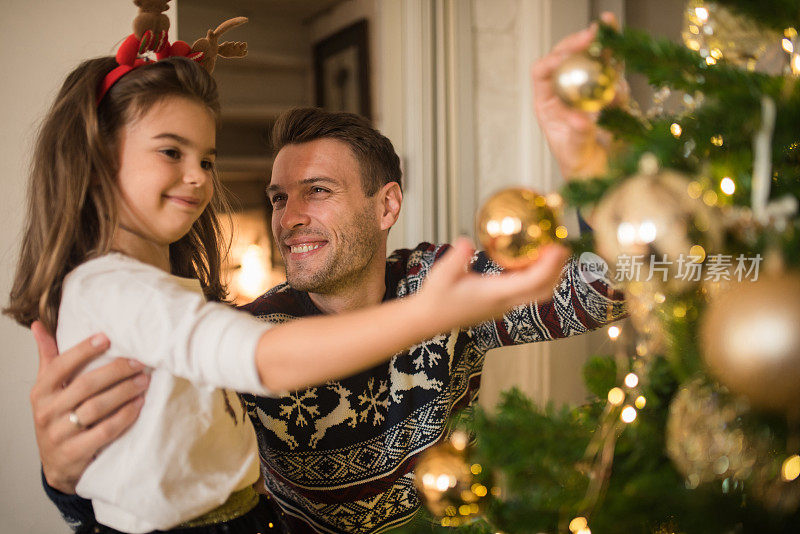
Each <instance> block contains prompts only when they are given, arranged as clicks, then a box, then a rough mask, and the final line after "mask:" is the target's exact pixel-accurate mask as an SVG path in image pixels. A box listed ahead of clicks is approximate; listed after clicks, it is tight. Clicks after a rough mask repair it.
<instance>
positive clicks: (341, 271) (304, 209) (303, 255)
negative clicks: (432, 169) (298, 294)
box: [267, 139, 386, 294]
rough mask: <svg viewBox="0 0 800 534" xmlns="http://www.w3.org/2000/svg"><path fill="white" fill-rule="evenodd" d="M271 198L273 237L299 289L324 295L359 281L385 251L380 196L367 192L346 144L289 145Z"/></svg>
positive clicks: (289, 276) (282, 152)
mask: <svg viewBox="0 0 800 534" xmlns="http://www.w3.org/2000/svg"><path fill="white" fill-rule="evenodd" d="M267 195H268V197H269V200H270V202H271V203H272V209H273V212H272V231H273V235H274V236H275V241H276V242H277V245H278V249H279V250H280V253H281V256H282V257H283V261H284V263H285V264H286V279H287V281H288V282H289V285H291V286H292V287H293V288H294V289H297V290H299V291H308V292H311V293H321V294H325V293H332V292H335V291H338V290H340V289H342V288H346V287H348V286H351V285H353V284H357V283H358V282H359V281H360V279H361V276H363V275H364V273H365V271H366V267H367V266H368V265H369V264H370V262H371V261H373V259H374V258H375V256H376V254H377V253H378V251H379V250H382V249H380V245H381V240H384V242H385V239H386V236H385V233H384V232H383V231H382V230H381V225H380V214H381V211H382V208H381V205H380V195H374V196H373V197H367V196H366V195H365V194H364V190H363V188H362V186H361V169H360V167H359V165H358V161H357V160H356V158H355V156H353V153H352V152H351V151H350V147H348V146H347V145H346V144H345V143H343V142H341V141H338V140H335V139H317V140H314V141H310V142H307V143H301V144H294V145H286V146H285V147H283V148H282V149H281V150H280V152H278V155H277V156H276V157H275V163H274V164H273V166H272V180H271V181H270V185H269V187H268V188H267ZM381 262H383V258H381Z"/></svg>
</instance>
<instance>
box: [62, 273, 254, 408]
mask: <svg viewBox="0 0 800 534" xmlns="http://www.w3.org/2000/svg"><path fill="white" fill-rule="evenodd" d="M93 263H95V265H93V266H92V268H89V269H81V267H79V268H78V269H76V271H74V272H73V273H72V275H71V276H70V277H68V279H67V282H68V283H65V286H64V291H65V292H66V291H67V290H69V291H72V292H74V293H73V294H72V295H71V298H72V299H74V300H76V301H78V302H79V303H80V307H81V308H82V311H83V312H85V313H86V314H87V316H89V317H91V319H92V323H93V326H95V327H96V331H98V332H103V333H105V334H106V335H107V336H108V338H109V339H110V340H111V344H112V348H114V349H115V352H116V353H117V354H123V355H126V356H128V357H130V358H134V359H136V360H139V361H141V362H142V363H144V364H145V365H148V366H150V367H159V368H162V369H165V370H167V371H169V372H170V373H172V374H174V375H175V376H179V377H182V378H185V379H187V380H189V381H191V382H193V383H195V384H203V385H208V386H213V387H221V388H226V389H233V390H236V391H242V392H248V393H254V394H257V395H269V391H268V390H266V388H264V386H263V385H262V383H261V380H260V379H259V375H258V370H257V368H256V363H255V351H256V346H257V344H258V341H259V339H260V338H261V335H262V334H263V333H264V332H265V331H266V330H267V329H268V328H269V324H267V323H264V322H262V321H259V320H257V319H255V318H254V317H251V316H250V315H248V314H247V313H245V312H240V311H237V310H235V309H233V308H231V307H229V306H226V305H224V304H220V303H215V302H206V301H205V299H204V297H203V295H202V294H200V293H199V292H196V291H193V290H191V289H188V288H186V287H183V286H182V285H181V284H180V283H179V282H178V281H176V280H175V279H174V278H173V277H172V276H170V275H169V274H167V273H164V272H161V271H159V270H158V269H155V268H153V267H150V266H146V265H136V264H134V263H132V262H118V263H117V262H108V263H107V264H102V265H98V263H102V262H93ZM129 263H130V264H129ZM82 267H83V266H82ZM64 297H66V295H64ZM62 298H63V297H62Z"/></svg>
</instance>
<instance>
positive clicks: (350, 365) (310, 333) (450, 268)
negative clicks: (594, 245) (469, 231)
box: [256, 240, 567, 392]
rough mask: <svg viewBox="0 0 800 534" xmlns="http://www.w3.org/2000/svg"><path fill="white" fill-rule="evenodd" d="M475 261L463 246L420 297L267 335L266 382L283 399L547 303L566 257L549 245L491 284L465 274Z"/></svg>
mask: <svg viewBox="0 0 800 534" xmlns="http://www.w3.org/2000/svg"><path fill="white" fill-rule="evenodd" d="M471 256H472V249H471V247H470V246H469V244H468V243H467V242H466V241H465V240H462V241H459V242H458V243H457V244H456V245H455V246H454V247H453V249H452V250H451V251H449V252H448V253H447V254H446V256H444V257H443V258H442V259H441V260H440V261H438V262H437V263H436V266H435V267H434V268H433V269H432V271H431V274H430V275H428V277H427V278H426V280H425V282H424V284H423V286H422V289H421V290H420V292H419V293H415V294H413V295H410V296H408V297H405V298H402V299H399V300H395V301H392V302H388V303H386V304H381V305H378V306H372V307H369V308H365V309H363V310H358V311H355V312H351V313H343V314H340V315H329V316H323V317H312V318H307V319H302V320H300V321H293V322H291V323H287V324H283V325H280V326H277V327H275V328H273V329H271V330H268V331H266V332H265V333H264V334H263V335H262V336H261V339H260V341H259V343H258V345H257V349H256V366H257V369H258V373H259V376H260V378H261V382H262V383H263V384H264V386H265V387H266V388H267V389H269V390H270V391H273V392H281V391H288V390H295V389H299V388H302V387H305V386H309V385H312V384H318V383H322V382H325V381H327V380H333V379H338V378H342V377H344V376H349V375H352V374H355V373H358V372H360V371H363V370H365V369H369V368H370V367H373V366H374V365H376V364H378V363H380V362H382V361H384V360H386V359H388V358H389V357H391V356H392V355H394V354H396V353H398V352H400V351H401V350H403V349H405V348H407V347H409V346H411V345H414V344H415V343H419V342H421V341H423V340H425V339H428V338H430V337H433V336H434V335H436V334H438V333H440V332H445V331H449V330H452V329H453V328H456V327H459V326H471V325H474V324H477V323H480V322H482V321H486V320H489V319H491V318H493V317H498V316H500V315H502V314H503V313H504V312H505V311H506V310H508V309H509V308H511V307H513V306H515V305H518V304H521V303H523V302H527V301H531V300H536V299H546V298H550V297H551V296H552V293H553V287H554V285H555V283H556V282H557V281H558V279H559V277H560V274H561V268H562V267H563V265H564V261H565V260H566V257H567V252H566V250H565V249H564V248H563V247H559V246H552V247H549V248H548V249H545V250H543V251H542V256H541V258H540V259H539V261H537V262H536V263H535V264H534V265H533V266H531V267H528V268H527V269H525V270H524V271H519V272H516V273H505V274H502V275H499V276H491V277H484V276H481V275H479V274H476V273H471V272H467V266H468V264H469V261H470V258H471Z"/></svg>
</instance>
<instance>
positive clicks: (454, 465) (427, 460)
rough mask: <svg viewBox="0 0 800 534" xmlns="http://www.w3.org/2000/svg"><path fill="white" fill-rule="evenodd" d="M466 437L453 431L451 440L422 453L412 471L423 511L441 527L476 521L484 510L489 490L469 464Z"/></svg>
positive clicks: (473, 467) (475, 469)
mask: <svg viewBox="0 0 800 534" xmlns="http://www.w3.org/2000/svg"><path fill="white" fill-rule="evenodd" d="M466 445H467V437H466V434H464V433H463V432H461V431H456V432H454V433H453V435H452V436H451V438H450V440H448V441H445V442H443V443H440V444H438V445H434V446H433V447H430V448H429V449H428V450H426V451H425V452H423V453H422V454H421V455H420V457H419V461H418V462H417V465H416V468H415V469H414V483H415V485H416V486H417V489H418V490H419V495H420V497H421V498H422V501H423V503H424V504H425V506H426V508H427V509H428V510H429V511H430V512H431V513H432V514H434V515H435V516H437V517H438V518H440V520H441V523H442V526H453V527H455V526H459V525H464V524H467V523H470V522H472V521H475V520H476V519H478V518H479V517H480V515H481V514H482V513H483V512H484V510H485V508H486V503H487V501H488V495H489V493H490V490H489V488H487V487H486V486H484V485H483V484H481V483H480V482H479V481H478V480H477V478H476V473H480V471H481V470H480V466H478V465H477V464H476V465H470V463H469V461H468V455H467V452H466Z"/></svg>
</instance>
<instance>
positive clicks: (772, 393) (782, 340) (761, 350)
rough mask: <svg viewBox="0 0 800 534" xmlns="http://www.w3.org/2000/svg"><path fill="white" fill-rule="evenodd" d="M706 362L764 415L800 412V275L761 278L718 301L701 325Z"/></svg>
mask: <svg viewBox="0 0 800 534" xmlns="http://www.w3.org/2000/svg"><path fill="white" fill-rule="evenodd" d="M701 342H702V348H703V357H704V359H705V362H706V364H707V365H708V367H709V369H710V370H711V373H712V374H713V375H714V376H715V377H716V378H717V379H718V380H719V381H720V382H721V383H722V384H724V385H725V386H727V387H728V389H730V390H731V391H732V392H734V393H737V394H740V395H744V396H745V397H747V399H748V400H749V401H750V403H751V404H752V405H753V406H755V407H757V408H761V409H765V410H770V411H779V412H784V413H786V412H791V411H797V410H798V409H800V274H798V273H784V274H778V275H762V276H760V277H759V279H758V280H757V281H755V282H752V281H743V282H739V283H736V284H732V285H731V286H730V287H729V288H728V289H727V290H726V291H723V292H721V293H720V294H718V295H716V296H714V297H713V298H712V299H711V302H710V303H709V306H708V309H707V310H706V312H705V314H704V317H703V322H702V325H701Z"/></svg>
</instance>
